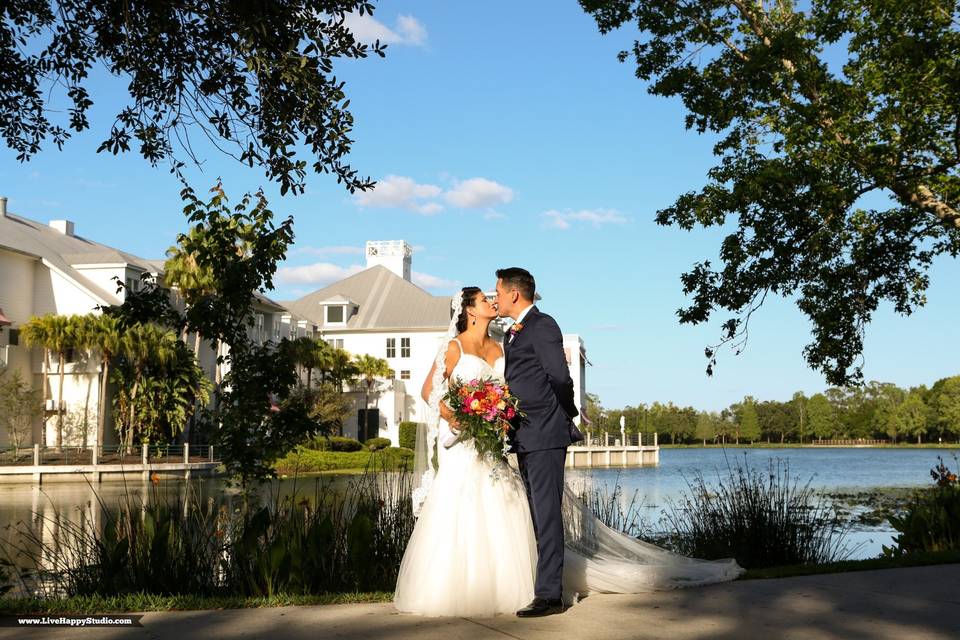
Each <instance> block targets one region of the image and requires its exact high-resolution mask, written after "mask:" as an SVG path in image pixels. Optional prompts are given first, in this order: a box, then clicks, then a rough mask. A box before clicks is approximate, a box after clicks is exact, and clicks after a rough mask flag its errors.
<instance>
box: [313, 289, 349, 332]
mask: <svg viewBox="0 0 960 640" xmlns="http://www.w3.org/2000/svg"><path fill="white" fill-rule="evenodd" d="M320 306H321V307H323V323H324V324H325V325H327V326H331V325H332V326H334V327H337V326H340V327H344V326H346V325H347V322H349V321H350V317H351V316H352V315H353V314H355V313H356V312H357V303H356V302H354V301H353V300H350V299H349V298H345V297H344V296H340V295H337V296H334V297H332V298H329V299H327V300H324V301H323V302H321V303H320Z"/></svg>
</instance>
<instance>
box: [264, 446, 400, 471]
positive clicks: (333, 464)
mask: <svg viewBox="0 0 960 640" xmlns="http://www.w3.org/2000/svg"><path fill="white" fill-rule="evenodd" d="M371 464H376V465H378V466H383V467H384V468H385V469H386V470H388V471H399V470H402V469H404V468H412V467H413V452H412V451H410V450H409V449H398V448H395V447H389V448H387V449H381V450H379V451H369V450H361V451H350V452H338V451H316V450H314V449H307V448H304V447H300V448H298V449H297V450H296V451H292V452H290V453H288V454H287V455H286V457H284V458H281V459H280V460H278V461H277V464H276V470H277V471H278V472H279V473H285V474H294V473H317V472H320V471H353V470H360V469H366V468H367V467H368V466H370V465H371Z"/></svg>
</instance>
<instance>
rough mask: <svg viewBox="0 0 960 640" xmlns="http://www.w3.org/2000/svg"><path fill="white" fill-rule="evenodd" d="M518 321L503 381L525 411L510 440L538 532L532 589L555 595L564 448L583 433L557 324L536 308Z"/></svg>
mask: <svg viewBox="0 0 960 640" xmlns="http://www.w3.org/2000/svg"><path fill="white" fill-rule="evenodd" d="M521 324H522V326H523V328H522V329H521V330H520V331H518V332H517V333H516V334H515V335H514V336H513V338H512V339H511V338H510V334H507V337H506V340H505V341H504V353H505V355H506V370H505V376H506V379H507V384H508V385H509V386H510V391H511V393H513V395H515V396H516V397H517V398H518V399H519V400H520V411H521V412H523V413H524V414H525V415H523V416H522V417H519V418H518V419H517V420H515V422H514V429H513V430H512V431H511V434H510V435H511V443H512V445H513V450H514V451H516V452H517V459H518V462H519V464H520V474H521V476H522V477H523V483H524V485H525V486H526V489H527V499H528V500H529V502H530V513H531V515H532V516H533V528H534V531H535V533H536V536H537V553H538V558H537V578H536V583H535V585H534V592H535V595H536V597H538V598H548V599H556V598H560V596H561V593H562V584H561V583H562V578H563V514H562V508H561V507H562V504H563V488H564V484H563V467H564V462H565V461H566V456H567V447H568V446H569V445H570V444H571V443H573V442H576V441H578V440H582V439H583V436H582V435H581V434H580V431H579V430H578V429H577V428H576V426H574V424H573V420H572V418H574V417H575V416H577V415H578V414H579V410H578V409H577V406H576V403H575V402H574V394H573V380H572V379H571V377H570V369H569V367H568V366H567V359H566V356H565V355H564V352H563V334H562V333H561V332H560V327H559V326H558V325H557V323H556V321H555V320H554V319H553V318H551V317H550V316H548V315H546V314H543V313H540V311H539V310H538V309H537V308H536V307H532V308H531V309H530V310H529V311H528V312H527V315H526V316H525V317H524V318H523V321H522V323H521Z"/></svg>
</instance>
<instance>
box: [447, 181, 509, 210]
mask: <svg viewBox="0 0 960 640" xmlns="http://www.w3.org/2000/svg"><path fill="white" fill-rule="evenodd" d="M444 197H445V198H446V200H447V202H449V203H450V204H452V205H454V206H455V207H460V208H461V209H483V208H485V207H492V206H493V205H495V204H506V203H508V202H510V201H511V200H513V189H511V188H510V187H505V186H504V185H502V184H500V183H498V182H494V181H493V180H487V179H486V178H470V179H469V180H464V181H463V182H458V183H457V185H456V186H455V187H454V188H453V189H451V190H450V191H447V193H446V194H445V196H444Z"/></svg>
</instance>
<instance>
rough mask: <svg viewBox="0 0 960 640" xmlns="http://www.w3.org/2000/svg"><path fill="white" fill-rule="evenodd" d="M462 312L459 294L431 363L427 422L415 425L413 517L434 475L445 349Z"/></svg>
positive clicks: (417, 512)
mask: <svg viewBox="0 0 960 640" xmlns="http://www.w3.org/2000/svg"><path fill="white" fill-rule="evenodd" d="M461 311H463V294H462V293H458V294H456V295H454V296H453V298H452V299H451V300H450V312H451V315H450V324H449V325H448V326H447V333H446V335H445V337H444V338H443V340H441V341H440V346H439V347H438V348H437V355H436V357H435V358H434V361H433V378H432V380H431V382H432V386H431V388H430V397H429V398H428V399H427V415H426V420H425V421H423V422H420V423H419V424H418V425H417V440H416V443H415V444H414V450H413V491H412V493H411V494H410V499H411V501H412V503H413V515H414V516H417V517H418V516H419V515H420V507H422V506H423V501H424V500H426V499H427V494H428V493H430V487H431V485H432V484H433V478H434V476H435V475H436V472H437V469H436V466H435V465H436V463H435V460H436V457H437V449H436V447H437V438H438V436H439V433H440V400H441V399H443V396H444V394H446V392H447V380H446V378H445V377H444V375H443V374H444V373H445V371H446V367H447V364H446V356H447V347H448V345H449V344H450V341H451V340H453V339H454V338H456V337H457V319H458V318H459V317H460V312H461Z"/></svg>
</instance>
